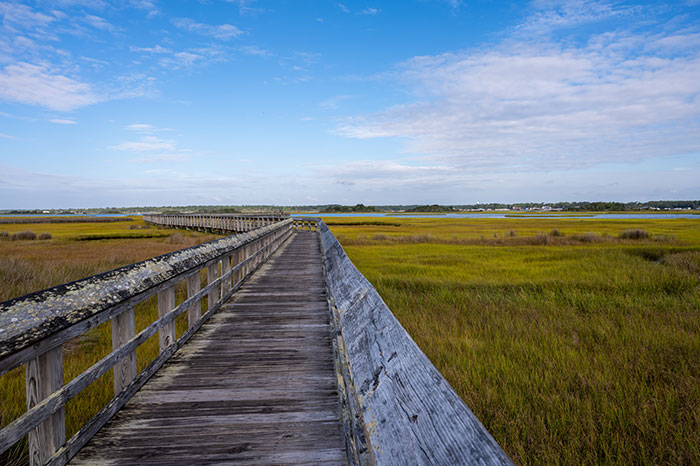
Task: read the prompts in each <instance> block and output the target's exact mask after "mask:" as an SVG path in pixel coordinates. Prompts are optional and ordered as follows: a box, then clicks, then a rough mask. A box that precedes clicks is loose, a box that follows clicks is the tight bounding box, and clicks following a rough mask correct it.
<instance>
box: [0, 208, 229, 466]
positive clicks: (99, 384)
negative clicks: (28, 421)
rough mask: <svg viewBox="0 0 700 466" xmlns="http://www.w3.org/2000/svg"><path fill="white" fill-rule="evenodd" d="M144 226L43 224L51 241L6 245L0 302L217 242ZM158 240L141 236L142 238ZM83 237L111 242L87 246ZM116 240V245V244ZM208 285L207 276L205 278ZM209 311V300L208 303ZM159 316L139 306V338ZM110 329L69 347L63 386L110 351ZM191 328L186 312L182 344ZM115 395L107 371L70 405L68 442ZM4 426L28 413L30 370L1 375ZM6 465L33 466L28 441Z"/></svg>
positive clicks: (179, 294) (153, 350)
mask: <svg viewBox="0 0 700 466" xmlns="http://www.w3.org/2000/svg"><path fill="white" fill-rule="evenodd" d="M134 224H136V225H141V226H143V227H145V226H146V225H145V224H144V223H143V222H141V221H138V222H136V223H135V222H115V223H85V224H83V223H60V224H51V223H42V224H41V225H40V228H41V229H42V230H43V231H45V232H47V233H49V232H50V233H49V234H51V235H52V237H53V239H47V240H43V241H7V242H2V243H0V301H5V300H7V299H12V298H15V297H18V296H23V295H25V294H27V293H31V292H34V291H38V290H41V289H44V288H49V287H51V286H55V285H59V284H62V283H66V282H70V281H73V280H78V279H80V278H85V277H88V276H91V275H94V274H97V273H101V272H105V271H107V270H112V269H115V268H118V267H122V266H124V265H129V264H133V263H134V262H139V261H142V260H145V259H148V258H151V257H154V256H158V255H161V254H165V253H168V252H172V251H176V250H178V249H182V248H185V247H189V246H194V245H196V244H200V243H202V242H206V241H210V240H212V239H215V238H217V236H213V235H208V234H203V233H194V232H182V231H174V230H170V229H155V228H153V229H144V228H139V229H133V228H132V229H131V230H129V226H130V225H134ZM32 226H33V225H28V224H18V225H11V224H8V225H3V228H6V229H7V230H9V231H10V232H12V231H23V230H26V229H27V228H31V227H32ZM144 230H145V233H152V232H153V231H156V232H157V233H158V235H157V236H155V237H154V235H152V234H150V235H143V234H141V233H142V232H144ZM85 236H92V237H95V236H101V237H111V238H113V239H96V240H93V241H84V240H82V239H81V238H83V237H85ZM115 236H116V237H117V238H114V237H115ZM203 278H204V277H203ZM185 297H186V287H185V285H184V284H179V285H178V286H177V287H176V298H175V299H176V304H179V303H181V302H182V301H184V299H185ZM202 305H203V306H206V298H205V299H204V300H203V303H202ZM157 316H158V310H157V299H156V297H155V296H154V297H152V298H150V299H148V300H146V301H145V302H143V303H140V304H138V305H137V306H136V309H135V318H136V331H137V332H139V331H141V330H143V329H144V328H145V327H146V326H147V325H149V324H150V323H151V322H153V321H154V320H155V319H156V318H157ZM110 325H111V324H110V323H109V322H107V323H105V324H102V325H100V326H98V327H96V328H94V329H92V330H90V331H89V332H87V333H85V334H84V335H81V336H79V337H77V338H75V339H73V340H71V341H69V342H68V343H66V344H65V345H64V357H63V361H64V382H66V383H67V382H69V381H70V380H72V379H73V378H75V377H76V376H78V375H80V374H81V373H82V372H83V371H85V370H86V369H88V368H89V367H90V366H91V365H93V364H95V363H96V362H97V361H99V360H100V359H101V358H103V357H104V356H106V355H107V354H109V353H110V352H111V350H112V342H111V338H112V333H111V327H110ZM186 328H187V313H184V314H183V315H181V316H178V319H177V321H176V332H177V336H178V337H179V336H180V335H181V334H182V333H183V332H184V331H185V330H186ZM136 354H137V364H138V370H139V371H140V370H141V369H143V368H145V367H146V365H148V364H149V363H150V362H151V361H152V360H153V359H154V358H155V357H156V356H157V355H158V335H157V334H156V335H155V336H153V337H151V338H150V339H149V340H148V341H147V342H145V343H144V344H142V345H141V346H139V347H138V348H137V350H136ZM112 396H113V379H112V372H111V371H108V372H107V373H106V374H104V375H103V376H102V377H101V378H100V379H98V380H97V381H95V382H94V383H92V384H91V385H90V386H89V387H88V388H87V389H86V390H85V391H83V392H82V393H80V394H79V395H78V396H77V397H76V398H74V399H73V400H71V401H70V402H68V404H67V405H66V435H67V438H68V437H70V436H71V435H73V434H74V433H76V432H77V431H78V429H79V428H80V427H81V426H82V425H84V424H85V423H86V422H87V421H88V420H90V419H91V418H92V417H93V416H94V415H95V414H96V413H97V412H98V411H99V410H100V409H101V408H102V407H103V406H105V405H106V404H107V402H108V401H109V400H110V399H111V397H112ZM0 400H2V403H0V427H4V426H5V425H7V424H8V423H9V422H11V421H13V420H14V419H16V418H17V417H18V416H20V415H21V414H23V413H24V412H25V410H26V397H25V383H24V367H19V368H17V369H15V370H13V371H11V372H9V373H7V374H5V375H3V376H0ZM0 464H8V465H12V466H19V465H25V464H28V463H27V446H26V442H25V441H22V442H20V443H18V444H17V445H15V446H14V447H13V448H12V449H10V450H9V451H8V452H6V453H5V454H4V455H0Z"/></svg>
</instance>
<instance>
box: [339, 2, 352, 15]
mask: <svg viewBox="0 0 700 466" xmlns="http://www.w3.org/2000/svg"><path fill="white" fill-rule="evenodd" d="M336 5H338V8H340V11H342V12H343V13H350V8H348V7H346V6H345V5H344V4H342V3H337V4H336Z"/></svg>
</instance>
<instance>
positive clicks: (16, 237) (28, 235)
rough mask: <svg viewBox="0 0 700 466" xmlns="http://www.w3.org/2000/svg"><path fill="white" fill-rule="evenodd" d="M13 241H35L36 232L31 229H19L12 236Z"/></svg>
mask: <svg viewBox="0 0 700 466" xmlns="http://www.w3.org/2000/svg"><path fill="white" fill-rule="evenodd" d="M10 239H11V240H12V241H33V240H35V239H36V233H34V232H33V231H31V230H25V231H18V232H17V233H13V234H12V236H11V237H10Z"/></svg>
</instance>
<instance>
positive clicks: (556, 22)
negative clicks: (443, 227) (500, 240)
mask: <svg viewBox="0 0 700 466" xmlns="http://www.w3.org/2000/svg"><path fill="white" fill-rule="evenodd" d="M0 20H1V22H0V208H59V207H101V206H127V205H168V204H170V205H182V204H323V203H343V204H354V203H358V202H363V203H365V204H412V203H442V204H464V203H475V202H524V201H557V200H619V201H630V200H651V199H698V198H700V181H699V180H700V2H699V1H697V0H692V1H691V0H688V1H679V2H673V3H660V2H649V3H635V2H625V1H586V0H583V1H574V0H563V1H555V0H535V1H533V2H530V3H526V2H493V1H482V0H477V1H467V0H464V1H459V0H404V1H401V2H398V1H394V2H388V1H362V2H350V1H345V2H342V3H339V2H333V1H327V2H321V1H311V0H296V1H291V0H289V1H264V0H258V1H251V0H229V1H226V0H200V1H194V0H191V1H184V0H169V1H167V2H166V1H163V0H160V1H159V0H150V1H149V0H120V1H114V2H107V1H101V0H92V1H88V0H37V1H24V2H15V1H0Z"/></svg>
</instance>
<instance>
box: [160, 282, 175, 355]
mask: <svg viewBox="0 0 700 466" xmlns="http://www.w3.org/2000/svg"><path fill="white" fill-rule="evenodd" d="M174 307H175V287H174V286H171V287H170V288H167V289H165V290H163V291H159V292H158V317H163V316H164V315H165V314H167V313H168V312H170V311H172V310H173V308H174ZM158 341H159V343H160V352H161V353H162V352H164V351H165V350H166V349H167V348H168V346H170V345H172V344H173V343H174V342H175V321H172V322H169V323H167V324H166V325H165V326H163V328H161V329H160V330H159V331H158Z"/></svg>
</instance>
